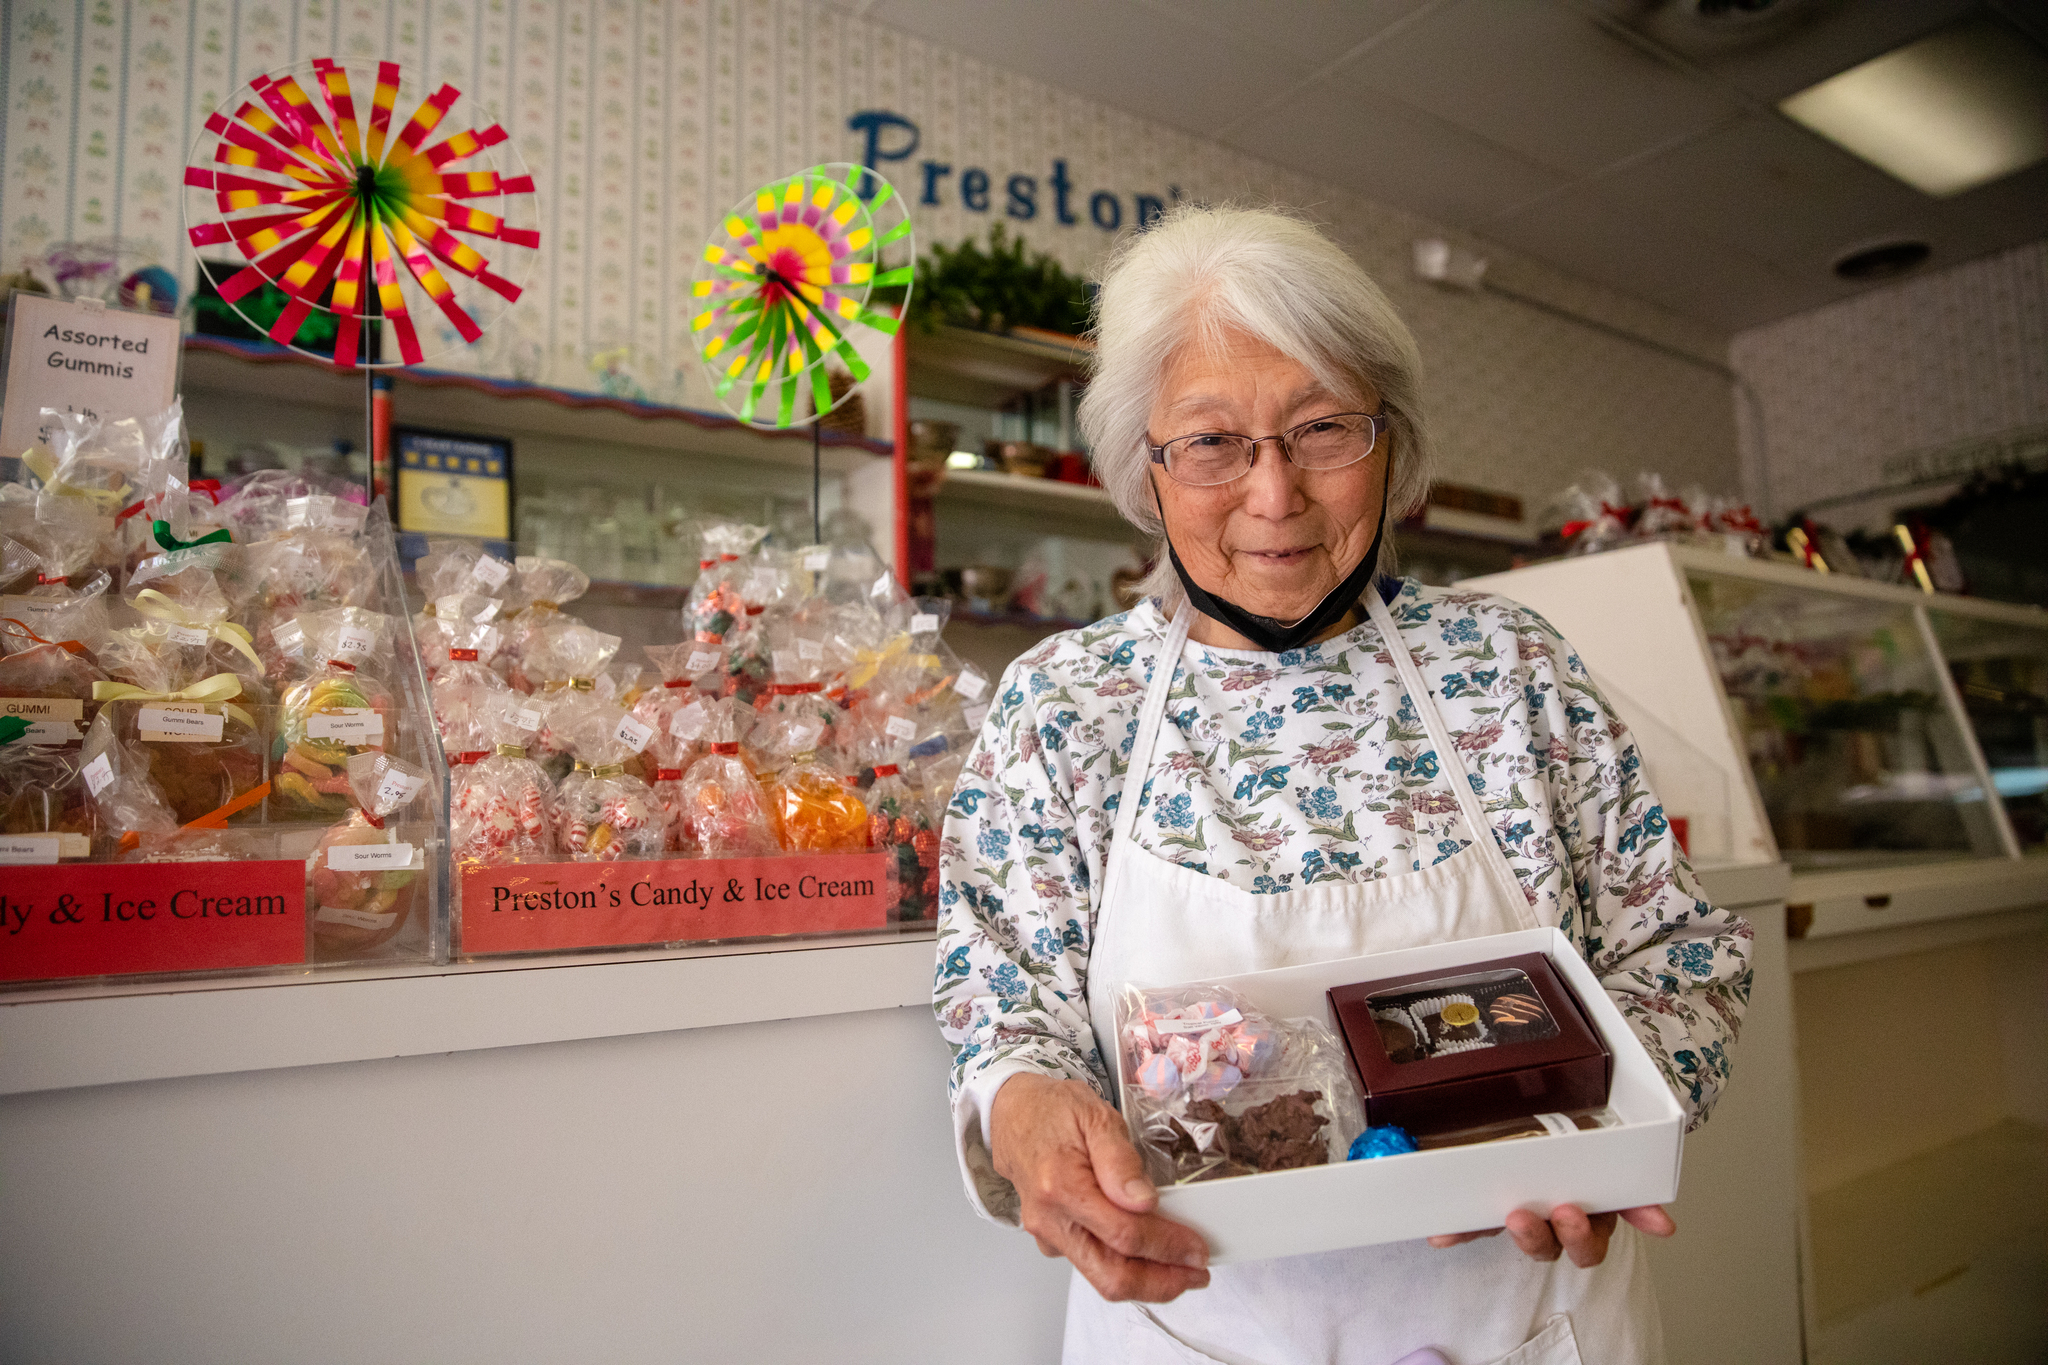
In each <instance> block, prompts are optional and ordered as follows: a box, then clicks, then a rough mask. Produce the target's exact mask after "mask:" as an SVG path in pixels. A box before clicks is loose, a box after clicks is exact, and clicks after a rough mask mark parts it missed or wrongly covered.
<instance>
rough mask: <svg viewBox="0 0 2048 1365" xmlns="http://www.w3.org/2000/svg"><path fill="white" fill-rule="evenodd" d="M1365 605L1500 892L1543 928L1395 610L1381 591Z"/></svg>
mask: <svg viewBox="0 0 2048 1365" xmlns="http://www.w3.org/2000/svg"><path fill="white" fill-rule="evenodd" d="M1365 604H1366V609H1367V610H1368V611H1370V612H1371V613H1372V620H1373V624H1374V625H1376V626H1378V627H1379V628H1380V635H1381V636H1382V637H1383V638H1384V639H1385V640H1386V642H1387V653H1389V654H1391V655H1392V656H1393V658H1394V667H1395V669H1396V670H1397V671H1398V672H1399V673H1400V675H1401V683H1402V685H1403V686H1405V687H1406V688H1407V689H1408V697H1409V700H1410V701H1412V702H1413V703H1414V704H1415V712H1416V714H1417V715H1419V716H1420V717H1421V718H1422V728H1423V729H1424V730H1426V731H1427V732H1428V733H1429V742H1430V743H1432V744H1434V745H1435V746H1436V756H1437V766H1438V768H1439V769H1440V770H1441V771H1442V773H1443V777H1444V780H1445V781H1446V782H1449V783H1450V785H1451V795H1453V796H1455V797H1456V798H1457V799H1458V813H1459V814H1460V815H1462V816H1464V817H1465V825H1466V827H1467V828H1468V829H1470V830H1471V831H1472V840H1473V842H1474V843H1476V844H1479V845H1480V846H1481V847H1480V848H1479V849H1478V850H1477V851H1478V853H1479V856H1480V857H1481V858H1483V859H1484V860H1485V861H1486V866H1487V869H1488V870H1489V871H1490V872H1491V873H1492V874H1493V878H1494V881H1495V882H1496V883H1497V884H1498V886H1499V888H1500V891H1501V894H1502V895H1503V896H1506V897H1508V898H1509V901H1510V903H1511V904H1512V905H1513V906H1514V908H1515V916H1516V918H1517V919H1518V920H1520V921H1521V927H1522V928H1524V929H1537V928H1541V927H1542V926H1541V925H1539V924H1538V923H1537V922H1536V912H1535V911H1534V910H1533V909H1531V908H1530V906H1529V898H1528V896H1527V895H1525V894H1524V893H1523V891H1522V884H1521V882H1520V881H1518V880H1517V879H1516V877H1515V870H1514V868H1513V867H1512V866H1510V865H1509V863H1508V855H1507V852H1506V851H1505V850H1504V849H1502V848H1501V846H1500V840H1499V839H1496V838H1495V837H1494V834H1493V822H1492V821H1490V820H1488V819H1487V818H1486V808H1485V807H1484V806H1483V805H1482V804H1480V800H1479V793H1478V792H1477V791H1475V790H1474V789H1473V786H1472V778H1471V773H1470V771H1469V770H1468V769H1467V768H1466V767H1465V759H1464V757H1463V756H1462V755H1461V754H1459V752H1458V748H1457V745H1455V744H1454V743H1452V741H1451V731H1450V727H1449V726H1447V725H1445V724H1444V717H1443V712H1441V711H1439V710H1437V705H1436V694H1435V693H1434V692H1432V691H1430V689H1429V687H1428V686H1427V685H1426V684H1425V683H1424V682H1423V680H1422V670H1421V669H1419V668H1417V667H1416V666H1415V658H1414V656H1413V655H1411V654H1410V653H1409V652H1408V642H1407V641H1406V640H1404V639H1402V638H1401V631H1400V628H1399V627H1398V626H1396V625H1395V624H1394V618H1393V615H1392V614H1391V613H1390V612H1388V610H1387V608H1386V604H1385V603H1384V602H1382V601H1381V600H1380V595H1379V593H1378V591H1376V590H1375V591H1373V592H1369V593H1367V594H1366V595H1365Z"/></svg>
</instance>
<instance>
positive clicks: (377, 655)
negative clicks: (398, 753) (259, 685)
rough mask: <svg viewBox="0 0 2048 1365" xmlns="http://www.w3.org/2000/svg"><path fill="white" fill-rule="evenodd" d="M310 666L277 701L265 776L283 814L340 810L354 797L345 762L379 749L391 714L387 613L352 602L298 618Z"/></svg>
mask: <svg viewBox="0 0 2048 1365" xmlns="http://www.w3.org/2000/svg"><path fill="white" fill-rule="evenodd" d="M299 624H300V626H301V627H302V628H303V629H304V631H305V635H306V645H307V653H306V658H307V659H308V661H309V663H310V665H311V666H310V668H309V670H308V671H307V673H306V675H305V676H304V677H301V678H300V679H299V680H298V681H297V682H295V683H293V684H292V685H291V686H290V687H288V688H286V689H285V692H284V696H283V698H282V699H281V701H280V703H279V706H278V722H277V739H276V742H275V756H276V760H277V766H276V769H275V773H276V775H275V777H274V778H273V779H272V787H271V790H272V793H273V795H274V796H275V798H276V801H275V809H276V810H277V812H278V813H280V814H283V815H287V816H301V817H303V816H329V817H338V816H341V815H343V814H346V813H347V812H348V810H349V807H350V804H351V802H352V801H353V799H354V784H353V783H352V782H351V781H350V779H349V776H348V772H349V762H350V760H351V759H353V758H355V757H356V756H358V755H362V754H366V753H371V752H376V751H381V750H383V749H384V747H385V744H386V739H387V736H386V729H387V727H388V726H389V725H391V724H392V722H393V718H394V717H393V707H392V699H391V695H390V691H389V688H388V685H387V683H386V682H385V678H384V674H385V672H386V666H387V662H388V659H389V654H388V647H387V645H386V639H387V637H388V634H389V632H390V630H391V627H392V624H393V623H392V621H391V618H390V617H388V616H384V615H382V614H380V613H378V612H373V611H364V610H362V609H360V608H357V607H338V608H334V609H332V610H327V611H314V612H308V613H306V614H305V615H304V616H302V617H300V618H299Z"/></svg>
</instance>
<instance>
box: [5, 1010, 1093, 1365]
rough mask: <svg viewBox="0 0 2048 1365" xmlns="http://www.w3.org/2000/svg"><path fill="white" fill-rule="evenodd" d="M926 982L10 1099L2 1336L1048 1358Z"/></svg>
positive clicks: (1051, 1287) (80, 1342) (490, 1362)
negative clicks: (960, 1150)
mask: <svg viewBox="0 0 2048 1365" xmlns="http://www.w3.org/2000/svg"><path fill="white" fill-rule="evenodd" d="M945 1068H946V1052H945V1047H944V1045H943V1044H942V1043H941V1041H940V1039H939V1036H938V1032H937V1030H936V1029H935V1028H934V1027H933V1025H932V1021H931V1017H930V1015H929V1013H927V1012H926V1011H925V1010H922V1009H899V1010H883V1011H874V1012H869V1013H861V1014H850V1015H836V1016H830V1017H825V1018H818V1019H808V1020H794V1021H786V1022H781V1023H773V1024H752V1025H739V1026H734V1027H729V1028H709V1029H697V1030H691V1031H687V1032H678V1033H664V1034H653V1035H645V1036H640V1037H629V1038H613V1039H604V1040H598V1041H591V1042H578V1043H561V1044H552V1045H547V1046H539V1047H520V1048H504V1049H498V1050H494V1051H486V1052H465V1053H456V1054H452V1055H447V1056H439V1057H422V1058H408V1059H399V1060H391V1061H379V1062H363V1063H352V1064H344V1065H337V1066H324V1067H306V1068H299V1069H294V1070H285V1071H268V1072H257V1073H248V1074H243V1075H233V1076H216V1077H205V1078H198V1079H192V1080H179V1081H158V1082H147V1083H141V1084H135V1085H119V1086H105V1087H100V1088H95V1089H85V1090H74V1091H57V1092H50V1093H44V1094H36V1095H26V1096H18V1097H13V1098H9V1099H6V1100H4V1101H0V1229H4V1232H0V1241H4V1245H5V1248H6V1252H5V1255H4V1256H0V1324H5V1325H4V1328H0V1362H7V1365H13V1363H14V1362H21V1363H22V1365H27V1363H28V1362H38V1363H39V1365H47V1363H48V1362H60V1361H61V1362H64V1365H115V1363H117V1362H136V1365H243V1363H244V1362H246V1363H247V1365H275V1362H278V1361H291V1362H293V1365H321V1363H322V1362H336V1363H337V1365H340V1363H341V1362H348V1365H361V1363H362V1362H369V1361H376V1362H379V1363H380V1365H404V1363H405V1362H432V1365H466V1363H468V1362H475V1365H521V1363H522V1362H534V1363H535V1365H543V1363H544V1365H559V1363H560V1362H566V1361H588V1362H593V1365H595V1363H596V1362H603V1365H632V1363H633V1362H640V1361H646V1362H655V1361H660V1362H664V1365H673V1362H696V1361H706V1362H712V1361H715V1362H719V1363H720V1365H727V1363H728V1362H730V1363H731V1365H744V1363H745V1362H757V1361H758V1362H773V1363H775V1365H780V1363H781V1362H791V1361H831V1362H834V1363H835V1365H838V1363H839V1362H865V1361H872V1362H877V1365H880V1363H881V1362H888V1365H898V1363H899V1362H909V1361H927V1360H940V1359H945V1358H955V1357H958V1358H972V1359H973V1360H975V1361H976V1362H977V1365H980V1363H981V1362H988V1365H1005V1363H1007V1362H1018V1363H1019V1365H1022V1363H1023V1362H1048V1361H1052V1360H1054V1359H1056V1358H1057V1356H1058V1350H1059V1336H1060V1327H1061V1315H1062V1313H1063V1310H1064V1303H1065V1289H1066V1275H1065V1269H1064V1263H1063V1262H1062V1263H1055V1262H1052V1261H1048V1260H1045V1259H1044V1258H1042V1257H1041V1256H1040V1255H1039V1254H1038V1251H1037V1248H1036V1246H1035V1244H1034V1243H1033V1242H1032V1241H1031V1240H1030V1239H1029V1238H1028V1237H1026V1236H1024V1235H1023V1234H1022V1233H1019V1232H1015V1231H1012V1230H1007V1229H997V1228H995V1227H993V1226H991V1225H989V1224H986V1223H982V1222H980V1221H978V1220H977V1219H976V1218H975V1216H974V1215H973V1214H972V1213H971V1212H970V1211H969V1209H968V1205H967V1203H966V1200H965V1197H964V1196H963V1194H962V1193H961V1189H960V1181H959V1176H958V1175H957V1173H956V1169H955V1166H954V1161H953V1157H952V1154H951V1151H950V1145H949V1138H950V1133H949V1125H948V1123H947V1121H946V1117H945Z"/></svg>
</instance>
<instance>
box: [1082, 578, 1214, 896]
mask: <svg viewBox="0 0 2048 1365" xmlns="http://www.w3.org/2000/svg"><path fill="white" fill-rule="evenodd" d="M1194 622H1195V609H1194V608H1193V607H1192V606H1190V605H1188V604H1187V603H1185V602H1183V603H1181V607H1180V610H1179V611H1177V612H1175V613H1174V614H1173V621H1172V623H1171V624H1169V625H1168V626H1167V628H1166V635H1165V636H1164V638H1163V639H1162V641H1161V644H1160V648H1159V654H1158V655H1157V656H1156V657H1155V658H1154V659H1153V660H1152V682H1151V684H1150V685H1149V686H1148V687H1147V688H1146V689H1145V705H1144V707H1143V708H1142V709H1141V710H1140V711H1139V712H1138V733H1137V735H1136V736H1135V737H1134V738H1133V739H1132V741H1131V757H1130V762H1129V763H1127V764H1126V765H1125V766H1124V785H1123V788H1122V789H1121V790H1120V791H1119V792H1118V794H1117V799H1116V825H1115V827H1114V830H1115V832H1114V833H1113V834H1112V835H1111V836H1110V843H1109V856H1108V857H1107V858H1104V859H1103V868H1104V871H1105V872H1106V871H1107V870H1108V866H1109V858H1114V857H1117V856H1118V855H1119V852H1120V850H1122V848H1123V847H1124V844H1125V841H1127V840H1128V839H1129V838H1130V837H1131V831H1132V830H1134V829H1136V828H1137V827H1138V803H1139V801H1140V800H1142V799H1143V798H1144V795H1145V774H1146V773H1147V772H1149V771H1150V770H1151V768H1152V749H1153V746H1154V745H1155V744H1157V743H1158V740H1159V726H1160V723H1161V722H1162V721H1163V720H1164V719H1165V716H1166V696H1167V694H1168V693H1169V692H1171V691H1173V679H1174V675H1175V674H1177V673H1178V672H1179V671H1180V656H1181V651H1182V649H1183V648H1185V647H1186V645H1187V642H1188V628H1189V627H1190V626H1192V625H1193V624H1194Z"/></svg>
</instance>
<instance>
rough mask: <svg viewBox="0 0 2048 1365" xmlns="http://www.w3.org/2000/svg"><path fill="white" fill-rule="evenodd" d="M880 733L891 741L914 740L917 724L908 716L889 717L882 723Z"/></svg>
mask: <svg viewBox="0 0 2048 1365" xmlns="http://www.w3.org/2000/svg"><path fill="white" fill-rule="evenodd" d="M882 733H884V734H886V735H887V736H889V738H891V739H916V738H917V723H916V722H915V721H913V720H911V719H910V717H908V716H891V717H889V719H887V720H886V721H884V722H882Z"/></svg>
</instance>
